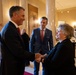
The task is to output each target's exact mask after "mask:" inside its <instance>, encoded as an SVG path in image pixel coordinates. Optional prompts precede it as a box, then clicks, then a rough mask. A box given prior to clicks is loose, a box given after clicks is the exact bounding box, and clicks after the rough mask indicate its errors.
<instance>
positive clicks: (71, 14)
mask: <svg viewBox="0 0 76 75" xmlns="http://www.w3.org/2000/svg"><path fill="white" fill-rule="evenodd" d="M57 16H58V18H57V19H58V21H65V22H66V23H68V24H70V25H72V26H73V22H76V7H74V8H68V9H64V10H58V11H57Z"/></svg>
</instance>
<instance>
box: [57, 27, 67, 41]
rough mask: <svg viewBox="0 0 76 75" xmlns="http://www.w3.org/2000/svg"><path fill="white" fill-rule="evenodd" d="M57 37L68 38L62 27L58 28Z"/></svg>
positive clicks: (60, 38)
mask: <svg viewBox="0 0 76 75" xmlns="http://www.w3.org/2000/svg"><path fill="white" fill-rule="evenodd" d="M56 39H58V40H64V39H66V35H65V34H64V32H63V30H62V29H61V28H58V29H57V32H56Z"/></svg>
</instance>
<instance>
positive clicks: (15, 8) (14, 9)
mask: <svg viewBox="0 0 76 75" xmlns="http://www.w3.org/2000/svg"><path fill="white" fill-rule="evenodd" d="M20 9H22V10H25V9H24V8H23V7H21V6H12V7H11V8H10V9H9V16H10V17H12V16H13V13H14V12H16V11H19V10H20Z"/></svg>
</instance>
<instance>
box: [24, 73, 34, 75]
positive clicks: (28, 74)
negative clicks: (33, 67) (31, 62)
mask: <svg viewBox="0 0 76 75" xmlns="http://www.w3.org/2000/svg"><path fill="white" fill-rule="evenodd" d="M24 75H33V74H31V73H28V72H24Z"/></svg>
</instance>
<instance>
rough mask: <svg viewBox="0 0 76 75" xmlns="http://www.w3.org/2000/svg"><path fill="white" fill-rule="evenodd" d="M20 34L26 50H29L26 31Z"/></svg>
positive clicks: (28, 38) (28, 39)
mask: <svg viewBox="0 0 76 75" xmlns="http://www.w3.org/2000/svg"><path fill="white" fill-rule="evenodd" d="M21 36H22V39H23V41H24V44H25V48H26V50H27V51H29V41H30V37H29V35H28V34H27V33H24V34H22V35H21Z"/></svg>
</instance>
